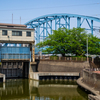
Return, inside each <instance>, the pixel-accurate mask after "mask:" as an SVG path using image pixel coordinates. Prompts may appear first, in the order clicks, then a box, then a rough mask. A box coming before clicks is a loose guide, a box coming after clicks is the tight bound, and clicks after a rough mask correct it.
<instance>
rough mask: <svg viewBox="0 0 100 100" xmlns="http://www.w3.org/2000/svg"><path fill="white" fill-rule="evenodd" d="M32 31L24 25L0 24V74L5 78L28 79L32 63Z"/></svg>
mask: <svg viewBox="0 0 100 100" xmlns="http://www.w3.org/2000/svg"><path fill="white" fill-rule="evenodd" d="M34 42H35V41H34V29H28V28H27V26H26V25H18V24H4V23H0V43H2V46H0V60H1V63H2V64H1V67H0V73H3V74H5V75H6V78H12V77H13V78H14V77H19V78H28V74H29V66H30V62H31V63H32V62H34V61H35V58H34Z"/></svg>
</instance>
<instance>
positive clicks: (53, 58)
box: [35, 55, 87, 61]
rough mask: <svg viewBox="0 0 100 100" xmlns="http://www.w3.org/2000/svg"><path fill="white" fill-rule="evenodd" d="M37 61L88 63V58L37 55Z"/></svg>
mask: <svg viewBox="0 0 100 100" xmlns="http://www.w3.org/2000/svg"><path fill="white" fill-rule="evenodd" d="M35 59H36V60H37V59H38V60H58V61H87V58H86V57H58V56H37V55H35Z"/></svg>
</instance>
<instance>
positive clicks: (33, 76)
mask: <svg viewBox="0 0 100 100" xmlns="http://www.w3.org/2000/svg"><path fill="white" fill-rule="evenodd" d="M41 76H49V77H52V76H53V77H54V76H56V77H57V76H66V77H69V76H70V77H71V76H76V77H79V73H78V72H30V79H34V80H39V77H41ZM48 79H49V78H48ZM51 79H52V78H50V80H51Z"/></svg>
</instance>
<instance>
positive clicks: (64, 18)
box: [25, 13, 100, 44]
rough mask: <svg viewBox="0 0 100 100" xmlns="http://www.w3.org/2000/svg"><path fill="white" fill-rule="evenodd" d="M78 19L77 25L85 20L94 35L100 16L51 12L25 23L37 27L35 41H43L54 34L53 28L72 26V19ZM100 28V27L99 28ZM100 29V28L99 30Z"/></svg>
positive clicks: (29, 26)
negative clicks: (95, 25)
mask: <svg viewBox="0 0 100 100" xmlns="http://www.w3.org/2000/svg"><path fill="white" fill-rule="evenodd" d="M72 18H75V19H76V21H77V22H76V27H81V26H82V25H83V23H84V21H85V22H86V23H87V25H88V28H85V29H86V30H91V34H92V35H93V31H94V30H96V28H94V26H93V23H94V21H96V22H99V23H100V18H97V17H92V16H83V15H77V14H66V13H63V14H49V15H45V16H41V17H37V18H35V19H33V20H30V21H29V22H27V23H25V25H27V27H28V28H34V29H35V43H36V44H37V43H39V42H40V41H43V40H44V39H45V38H46V37H47V36H48V34H52V30H57V29H58V28H62V27H65V28H68V29H70V28H71V23H70V21H71V19H72ZM99 29H100V28H99ZM99 31H100V30H99Z"/></svg>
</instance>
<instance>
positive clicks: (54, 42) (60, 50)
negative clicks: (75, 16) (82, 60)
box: [36, 28, 100, 56]
mask: <svg viewBox="0 0 100 100" xmlns="http://www.w3.org/2000/svg"><path fill="white" fill-rule="evenodd" d="M87 37H88V46H89V47H88V50H89V53H90V54H100V49H99V47H100V39H99V38H97V37H95V36H92V35H91V34H86V31H85V29H84V28H73V29H70V30H69V29H66V28H60V29H58V30H53V34H49V36H48V37H47V38H46V39H45V40H44V41H43V42H40V43H38V44H37V45H36V46H37V47H38V48H41V47H45V46H46V48H45V49H44V50H43V52H47V53H54V54H62V56H65V54H67V53H71V54H76V56H83V55H85V54H86V47H87V44H86V41H87Z"/></svg>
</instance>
